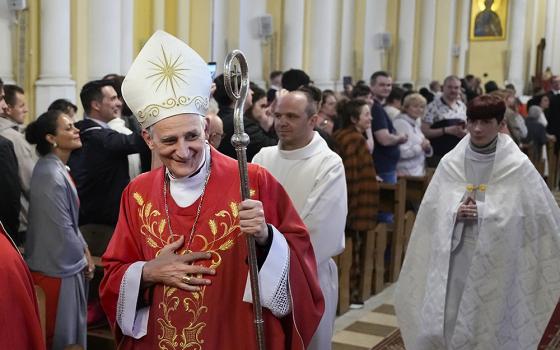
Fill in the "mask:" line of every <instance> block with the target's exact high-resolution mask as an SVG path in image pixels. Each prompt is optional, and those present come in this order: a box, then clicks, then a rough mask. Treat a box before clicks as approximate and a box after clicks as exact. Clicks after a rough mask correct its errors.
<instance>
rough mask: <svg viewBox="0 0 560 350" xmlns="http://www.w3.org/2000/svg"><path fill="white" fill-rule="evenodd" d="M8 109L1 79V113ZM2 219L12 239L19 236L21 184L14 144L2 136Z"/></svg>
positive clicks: (0, 213)
mask: <svg viewBox="0 0 560 350" xmlns="http://www.w3.org/2000/svg"><path fill="white" fill-rule="evenodd" d="M6 109H7V105H6V101H4V82H3V81H2V79H0V114H3V113H4V112H5V110H6ZM0 169H2V171H0V198H1V199H2V200H0V221H1V222H3V223H4V227H5V228H6V231H7V232H8V234H9V235H10V236H11V237H12V239H14V238H16V237H17V233H18V228H19V211H20V209H21V202H20V197H21V184H20V181H19V169H18V163H17V158H16V154H15V152H14V145H13V144H12V142H11V141H10V140H8V139H6V138H5V137H2V136H0Z"/></svg>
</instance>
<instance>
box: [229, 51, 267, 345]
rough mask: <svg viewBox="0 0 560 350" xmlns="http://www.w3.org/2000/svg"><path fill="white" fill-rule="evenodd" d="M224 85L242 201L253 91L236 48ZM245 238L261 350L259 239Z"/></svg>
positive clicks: (246, 183) (246, 185)
mask: <svg viewBox="0 0 560 350" xmlns="http://www.w3.org/2000/svg"><path fill="white" fill-rule="evenodd" d="M224 85H225V88H226V92H227V94H228V96H229V97H230V98H231V99H232V100H234V101H235V109H234V112H233V126H234V134H233V136H232V137H231V144H232V145H233V147H235V152H236V153H237V164H238V165H239V177H240V180H241V200H245V199H248V198H249V196H250V195H249V175H248V173H247V154H246V152H245V151H246V150H247V145H248V144H249V135H247V134H246V133H245V127H244V126H243V105H244V104H245V98H247V93H248V92H249V69H248V67H247V60H246V59H245V56H244V55H243V53H242V52H241V51H239V50H233V51H232V52H230V53H229V54H228V55H227V57H226V61H225V63H224ZM245 237H246V239H247V250H248V252H249V276H250V280H251V294H252V296H253V312H254V314H255V315H254V319H255V328H256V330H257V344H258V348H259V350H264V349H265V343H264V320H263V317H262V306H261V293H260V291H259V270H258V265H257V253H256V250H255V239H254V237H253V236H251V235H245Z"/></svg>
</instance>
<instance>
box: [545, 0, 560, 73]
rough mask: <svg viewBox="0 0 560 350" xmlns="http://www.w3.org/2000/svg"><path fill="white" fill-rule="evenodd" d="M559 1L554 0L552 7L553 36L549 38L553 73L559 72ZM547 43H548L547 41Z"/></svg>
mask: <svg viewBox="0 0 560 350" xmlns="http://www.w3.org/2000/svg"><path fill="white" fill-rule="evenodd" d="M559 27H560V1H558V0H557V1H556V7H555V8H554V25H553V34H554V35H553V37H552V40H551V43H550V44H551V49H552V60H551V64H550V65H551V68H552V73H553V74H555V75H559V74H560V30H558V28H559ZM547 45H548V43H547Z"/></svg>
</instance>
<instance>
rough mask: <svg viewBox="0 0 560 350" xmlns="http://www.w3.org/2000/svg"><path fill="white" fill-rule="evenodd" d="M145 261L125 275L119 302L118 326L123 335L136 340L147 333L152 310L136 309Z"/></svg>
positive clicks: (130, 268)
mask: <svg viewBox="0 0 560 350" xmlns="http://www.w3.org/2000/svg"><path fill="white" fill-rule="evenodd" d="M145 263H146V262H145V261H137V262H135V263H133V264H131V265H130V266H129V267H128V269H127V270H126V272H125V273H124V276H123V279H122V281H121V287H120V290H119V300H118V301H117V315H116V316H117V317H116V318H117V324H118V325H119V327H120V329H121V332H122V334H123V335H126V336H129V337H132V338H134V339H139V338H142V337H143V336H145V335H146V333H147V328H148V317H149V315H150V308H149V307H144V308H141V309H138V310H137V309H136V305H137V304H138V297H139V293H140V281H141V280H142V268H143V267H144V264H145Z"/></svg>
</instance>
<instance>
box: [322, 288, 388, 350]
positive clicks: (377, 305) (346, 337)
mask: <svg viewBox="0 0 560 350" xmlns="http://www.w3.org/2000/svg"><path fill="white" fill-rule="evenodd" d="M393 291H394V286H390V287H388V288H386V289H385V290H384V291H383V292H381V293H379V294H378V295H376V296H374V297H371V298H370V299H369V300H368V301H366V303H365V304H364V308H363V309H358V310H350V311H348V312H347V313H345V314H344V315H342V316H340V317H338V318H337V320H336V322H335V334H334V337H333V342H332V345H333V347H332V348H333V350H369V349H371V348H372V347H373V346H375V345H376V344H378V343H379V342H381V341H382V340H383V339H384V338H385V337H386V336H388V335H389V334H390V333H391V332H393V331H394V330H396V329H397V318H396V317H395V309H394V308H393Z"/></svg>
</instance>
